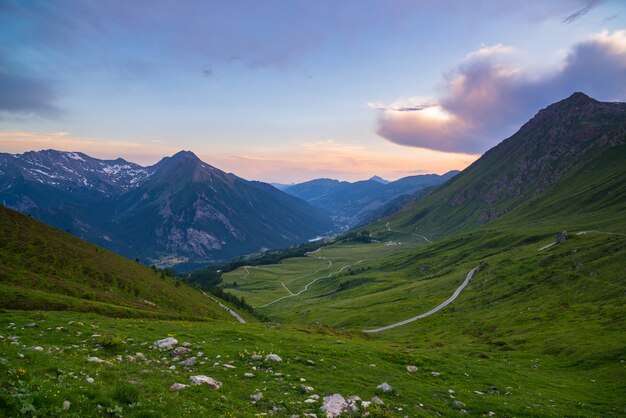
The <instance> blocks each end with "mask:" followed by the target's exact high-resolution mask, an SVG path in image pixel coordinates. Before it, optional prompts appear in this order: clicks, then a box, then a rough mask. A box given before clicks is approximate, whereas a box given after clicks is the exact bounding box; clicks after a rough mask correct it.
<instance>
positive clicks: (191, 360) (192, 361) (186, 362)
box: [180, 357, 196, 366]
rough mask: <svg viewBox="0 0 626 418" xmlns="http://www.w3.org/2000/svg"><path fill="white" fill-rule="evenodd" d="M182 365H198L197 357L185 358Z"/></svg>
mask: <svg viewBox="0 0 626 418" xmlns="http://www.w3.org/2000/svg"><path fill="white" fill-rule="evenodd" d="M180 365H181V366H195V365H196V358H195V357H189V358H188V359H187V360H183V361H181V362H180Z"/></svg>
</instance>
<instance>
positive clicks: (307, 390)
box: [300, 385, 315, 393]
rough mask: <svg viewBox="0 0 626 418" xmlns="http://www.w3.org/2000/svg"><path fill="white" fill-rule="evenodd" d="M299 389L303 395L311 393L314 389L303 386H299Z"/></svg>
mask: <svg viewBox="0 0 626 418" xmlns="http://www.w3.org/2000/svg"><path fill="white" fill-rule="evenodd" d="M300 388H302V390H303V391H304V392H305V393H309V392H313V391H314V390H315V389H313V387H311V386H305V385H301V386H300Z"/></svg>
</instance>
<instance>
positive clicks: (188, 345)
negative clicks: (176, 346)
mask: <svg viewBox="0 0 626 418" xmlns="http://www.w3.org/2000/svg"><path fill="white" fill-rule="evenodd" d="M182 346H183V347H185V348H189V347H191V343H190V342H189V341H185V342H184V343H183V344H182Z"/></svg>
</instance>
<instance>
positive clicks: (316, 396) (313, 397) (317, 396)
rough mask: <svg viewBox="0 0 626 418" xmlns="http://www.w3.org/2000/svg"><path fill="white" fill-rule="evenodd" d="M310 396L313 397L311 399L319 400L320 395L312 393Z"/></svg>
mask: <svg viewBox="0 0 626 418" xmlns="http://www.w3.org/2000/svg"><path fill="white" fill-rule="evenodd" d="M309 398H311V399H315V400H319V398H320V395H317V394H313V395H310V396H309Z"/></svg>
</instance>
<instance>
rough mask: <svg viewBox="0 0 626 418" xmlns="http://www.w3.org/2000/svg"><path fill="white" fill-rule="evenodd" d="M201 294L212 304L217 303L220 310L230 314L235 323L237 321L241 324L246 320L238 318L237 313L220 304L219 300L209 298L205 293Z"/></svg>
mask: <svg viewBox="0 0 626 418" xmlns="http://www.w3.org/2000/svg"><path fill="white" fill-rule="evenodd" d="M202 294H203V295H204V296H206V297H207V298H209V299H211V300H212V301H213V302H215V303H217V304H218V305H220V308H222V309H224V310H225V311H226V312H228V313H229V314H231V315H232V316H233V317H234V318H235V319H236V320H237V321H239V322H240V323H242V324H245V323H246V320H245V319H243V318H242V317H240V316H239V315H238V314H237V312H235V311H233V310H232V309H230V308H229V307H228V306H226V305H224V304H223V303H222V302H220V301H219V300H217V299H215V298H214V297H213V296H209V295H208V294H207V293H206V292H202Z"/></svg>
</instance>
